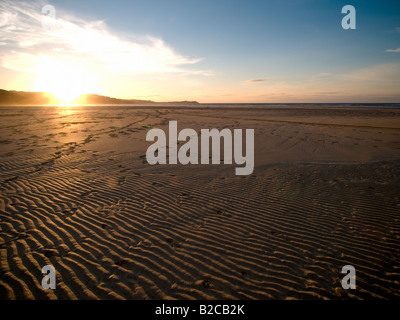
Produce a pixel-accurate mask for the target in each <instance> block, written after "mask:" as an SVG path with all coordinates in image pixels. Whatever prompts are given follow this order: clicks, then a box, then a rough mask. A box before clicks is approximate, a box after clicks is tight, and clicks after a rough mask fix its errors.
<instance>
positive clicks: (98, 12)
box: [0, 0, 400, 103]
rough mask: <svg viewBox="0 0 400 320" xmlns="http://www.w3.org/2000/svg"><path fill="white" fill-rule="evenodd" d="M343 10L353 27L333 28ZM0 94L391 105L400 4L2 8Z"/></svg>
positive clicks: (152, 2)
mask: <svg viewBox="0 0 400 320" xmlns="http://www.w3.org/2000/svg"><path fill="white" fill-rule="evenodd" d="M345 5H352V6H353V7H354V8H355V12H356V13H355V16H356V29H347V30H346V29H343V27H342V19H343V18H344V17H345V16H346V13H342V8H343V7H344V6H345ZM0 88H2V89H7V90H22V91H47V92H50V93H53V94H55V95H58V96H60V97H64V98H65V99H68V98H70V99H72V98H73V97H76V96H78V95H79V94H81V93H96V94H102V95H106V96H111V97H118V98H132V99H144V100H153V101H182V100H196V101H199V102H202V103H229V102H232V103H263V102H265V103H275V102H276V103H280V102H282V103H285V102H313V103H318V102H371V103H374V102H397V103H399V102H400V1H398V0H393V1H392V0H390V1H389V0H383V1H375V0H346V1H340V0H286V1H284V0H247V1H245V0H240V1H239V0H146V1H144V0H141V1H136V0H130V1H128V0H125V1H124V0H113V1H109V0H108V1H102V0H97V1H94V0H85V1H82V0H53V1H50V0H49V1H42V0H32V1H19V0H14V1H9V0H0Z"/></svg>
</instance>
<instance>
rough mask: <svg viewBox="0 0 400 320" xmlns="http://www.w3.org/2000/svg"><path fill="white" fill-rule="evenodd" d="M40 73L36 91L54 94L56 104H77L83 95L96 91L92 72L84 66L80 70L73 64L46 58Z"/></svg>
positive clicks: (41, 65) (39, 67)
mask: <svg viewBox="0 0 400 320" xmlns="http://www.w3.org/2000/svg"><path fill="white" fill-rule="evenodd" d="M38 71H39V73H38V78H37V79H36V82H35V90H36V91H44V92H48V93H50V94H52V95H53V96H54V97H55V101H54V102H55V104H59V105H71V104H76V103H78V102H79V97H80V96H81V95H82V94H84V93H87V92H93V91H95V89H96V88H95V86H94V83H95V81H94V79H93V77H92V76H91V74H90V72H88V71H87V70H85V69H84V68H82V66H80V67H79V68H78V67H76V66H74V65H73V64H72V63H68V62H62V61H59V60H55V59H49V58H48V57H45V58H43V59H42V61H41V63H40V65H39V66H38Z"/></svg>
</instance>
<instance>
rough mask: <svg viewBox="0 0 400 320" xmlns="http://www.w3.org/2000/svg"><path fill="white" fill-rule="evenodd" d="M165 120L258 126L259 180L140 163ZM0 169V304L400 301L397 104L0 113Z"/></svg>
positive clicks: (219, 170)
mask: <svg viewBox="0 0 400 320" xmlns="http://www.w3.org/2000/svg"><path fill="white" fill-rule="evenodd" d="M169 120H177V121H178V128H179V129H183V128H193V129H196V130H200V129H202V128H204V129H211V128H214V127H215V128H218V129H222V128H229V129H235V128H243V129H246V128H252V129H255V162H256V163H255V169H254V172H253V173H252V174H251V175H248V176H236V175H235V174H234V172H235V171H234V168H235V167H236V165H235V164H233V165H224V164H221V165H188V166H183V165H179V164H178V165H156V166H150V165H149V164H148V163H147V162H146V159H145V156H144V155H145V154H146V149H147V147H148V146H149V145H150V144H151V143H150V142H146V141H145V137H146V132H147V131H148V130H149V128H150V127H152V128H162V129H165V130H166V131H167V125H168V121H169ZM0 159H1V161H0V166H1V171H0V191H1V195H0V298H2V299H114V298H115V299H225V298H228V299H293V298H295V299H364V298H379V299H380V298H385V299H393V298H399V297H400V193H399V190H400V161H399V160H400V110H399V109H397V110H396V109H387V108H384V109H379V108H365V109H363V108H358V109H357V108H332V107H331V108H318V107H315V106H314V107H309V108H307V107H304V108H294V109H288V108H286V109H284V108H272V107H271V108H268V109H264V110H260V109H238V108H236V109H234V108H232V109H230V108H223V109H206V108H203V109H201V108H182V107H179V108H173V107H170V108H150V107H143V108H130V107H112V108H106V107H85V108H83V107H64V108H58V107H53V108H49V107H41V108H33V107H25V108H17V107H15V108H5V107H2V108H1V109H0ZM47 264H50V265H53V266H54V267H55V269H56V272H57V287H56V289H55V290H44V289H43V288H42V286H41V281H42V278H43V275H42V273H41V269H42V267H43V266H44V265H47ZM347 264H350V265H353V266H354V267H355V268H356V271H357V273H356V285H357V287H356V289H355V290H344V289H343V288H342V286H341V280H342V277H343V276H344V275H343V274H341V269H342V267H343V266H344V265H347Z"/></svg>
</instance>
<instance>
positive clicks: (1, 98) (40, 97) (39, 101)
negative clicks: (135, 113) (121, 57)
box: [0, 89, 198, 106]
mask: <svg viewBox="0 0 400 320" xmlns="http://www.w3.org/2000/svg"><path fill="white" fill-rule="evenodd" d="M143 103H145V104H146V103H193V104H197V103H198V102H197V101H171V102H155V101H152V100H139V99H118V98H112V97H107V96H103V95H99V94H91V93H87V94H83V95H81V96H80V97H79V104H88V105H91V104H93V105H101V104H143ZM57 104H60V103H59V100H58V99H57V98H56V97H55V96H54V95H52V94H50V93H47V92H31V91H16V90H4V89H0V105H8V106H35V105H57Z"/></svg>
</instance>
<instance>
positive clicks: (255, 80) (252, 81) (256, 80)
mask: <svg viewBox="0 0 400 320" xmlns="http://www.w3.org/2000/svg"><path fill="white" fill-rule="evenodd" d="M264 81H268V79H250V80H246V82H248V83H254V82H264Z"/></svg>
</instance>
